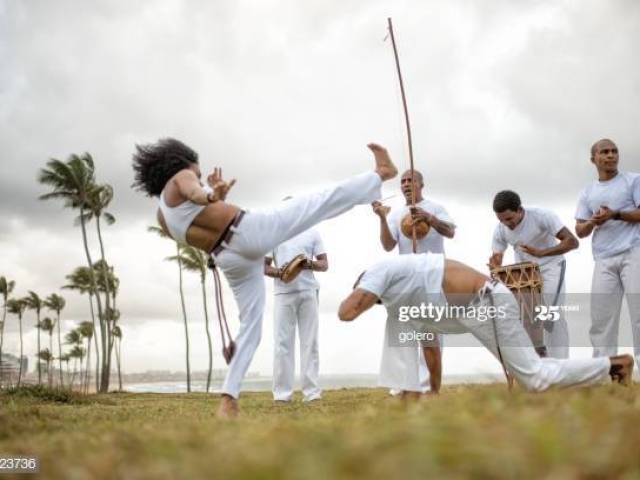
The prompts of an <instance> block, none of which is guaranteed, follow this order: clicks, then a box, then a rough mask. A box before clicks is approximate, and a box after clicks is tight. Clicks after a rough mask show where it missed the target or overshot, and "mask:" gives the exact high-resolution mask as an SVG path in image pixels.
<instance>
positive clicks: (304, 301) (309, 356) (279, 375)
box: [273, 290, 322, 402]
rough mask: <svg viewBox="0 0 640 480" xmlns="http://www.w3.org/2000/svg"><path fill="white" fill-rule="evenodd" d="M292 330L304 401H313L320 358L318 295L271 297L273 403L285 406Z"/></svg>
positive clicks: (302, 293)
mask: <svg viewBox="0 0 640 480" xmlns="http://www.w3.org/2000/svg"><path fill="white" fill-rule="evenodd" d="M296 326H297V327H298V338H299V340H300V379H301V383H302V394H303V395H304V401H306V402H308V401H311V400H317V399H319V398H320V397H321V395H322V392H321V390H320V388H319V387H318V371H319V368H320V355H319V350H318V291H317V290H303V291H300V292H292V293H282V294H278V295H275V304H274V314H273V338H274V339H275V347H274V350H273V399H274V400H280V401H285V402H288V401H290V400H291V398H292V397H293V381H294V376H295V370H296V356H295V353H296V352H295V346H296Z"/></svg>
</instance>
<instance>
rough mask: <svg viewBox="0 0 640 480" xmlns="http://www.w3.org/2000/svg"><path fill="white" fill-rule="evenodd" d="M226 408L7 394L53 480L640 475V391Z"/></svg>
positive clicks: (27, 445)
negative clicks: (230, 417) (230, 418)
mask: <svg viewBox="0 0 640 480" xmlns="http://www.w3.org/2000/svg"><path fill="white" fill-rule="evenodd" d="M217 403H218V398H217V397H216V396H213V395H206V394H163V395H159V394H126V393H118V394H115V393H114V394H109V395H100V396H97V395H95V396H88V397H80V396H75V395H69V394H59V395H57V396H56V395H53V394H51V395H50V394H46V393H42V394H40V395H34V394H24V393H23V394H16V393H13V394H8V393H1V394H0V454H25V455H36V456H38V457H39V458H40V463H41V467H40V469H41V473H40V475H41V476H42V478H52V479H83V478H92V479H103V478H104V479H106V478H127V479H168V478H185V479H198V478H225V479H235V478H242V479H253V478H258V479H262V478H264V479H267V478H295V479H321V478H322V479H325V478H368V479H373V478H391V477H393V478H460V477H474V478H517V477H520V478H549V479H555V478H558V479H560V478H562V479H564V478H594V479H596V478H640V386H639V385H635V386H634V387H632V388H623V387H620V386H617V385H611V386H602V387H598V388H592V389H576V390H565V391H552V392H547V393H544V394H526V393H523V392H520V391H515V392H514V393H512V394H509V393H508V392H507V390H506V388H505V387H504V386H502V385H482V386H479V385H476V386H474V385H470V386H450V387H445V388H444V391H443V392H442V394H441V395H440V396H439V397H434V398H430V399H429V400H427V401H421V402H419V403H412V404H404V403H402V402H401V401H399V400H396V399H393V398H390V397H389V396H388V395H387V394H386V392H385V391H383V390H380V389H349V390H335V391H328V392H325V395H324V399H323V400H322V401H320V402H314V403H312V404H303V403H302V402H300V401H296V402H293V403H291V404H284V405H281V404H277V405H276V404H274V403H273V402H272V400H271V396H270V395H269V394H268V393H248V394H243V397H242V409H243V410H242V417H241V418H240V419H238V420H237V421H235V422H223V421H219V420H217V419H216V418H215V410H216V407H217ZM0 477H3V478H8V476H5V475H0ZM16 477H17V478H22V479H24V478H29V476H27V477H25V476H24V475H20V476H18V475H16Z"/></svg>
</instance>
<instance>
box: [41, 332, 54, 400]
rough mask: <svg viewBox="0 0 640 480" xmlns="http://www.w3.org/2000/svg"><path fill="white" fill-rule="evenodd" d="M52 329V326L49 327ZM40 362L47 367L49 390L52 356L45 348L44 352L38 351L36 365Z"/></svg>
mask: <svg viewBox="0 0 640 480" xmlns="http://www.w3.org/2000/svg"><path fill="white" fill-rule="evenodd" d="M51 326H52V327H53V325H51ZM40 360H42V361H44V362H45V364H46V365H47V377H48V379H49V388H51V362H52V360H53V355H52V354H51V350H49V349H48V348H45V349H44V350H40V351H39V352H38V363H40Z"/></svg>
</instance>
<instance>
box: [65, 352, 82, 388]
mask: <svg viewBox="0 0 640 480" xmlns="http://www.w3.org/2000/svg"><path fill="white" fill-rule="evenodd" d="M84 354H85V351H84V348H82V347H81V346H80V345H75V346H74V347H73V348H72V349H71V351H70V352H69V356H70V357H71V358H73V360H74V361H73V374H72V375H71V388H72V389H73V380H74V379H75V378H76V370H77V368H78V362H80V373H81V374H82V359H83V358H84Z"/></svg>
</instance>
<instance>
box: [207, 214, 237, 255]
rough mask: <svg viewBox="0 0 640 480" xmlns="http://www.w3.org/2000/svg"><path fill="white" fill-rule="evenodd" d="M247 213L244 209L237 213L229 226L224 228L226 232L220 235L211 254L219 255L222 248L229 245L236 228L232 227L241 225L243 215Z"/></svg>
mask: <svg viewBox="0 0 640 480" xmlns="http://www.w3.org/2000/svg"><path fill="white" fill-rule="evenodd" d="M245 213H246V212H245V211H244V210H240V211H238V213H236V216H235V217H233V220H231V223H229V225H227V228H225V229H224V232H222V235H220V238H219V239H218V241H217V242H216V244H215V245H214V246H213V248H212V249H211V251H210V252H209V253H210V254H211V255H219V254H220V252H222V250H224V249H225V248H226V246H227V245H229V241H230V240H231V237H233V234H234V230H233V228H231V227H237V226H238V225H240V221H241V220H242V217H244V214H245Z"/></svg>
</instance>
